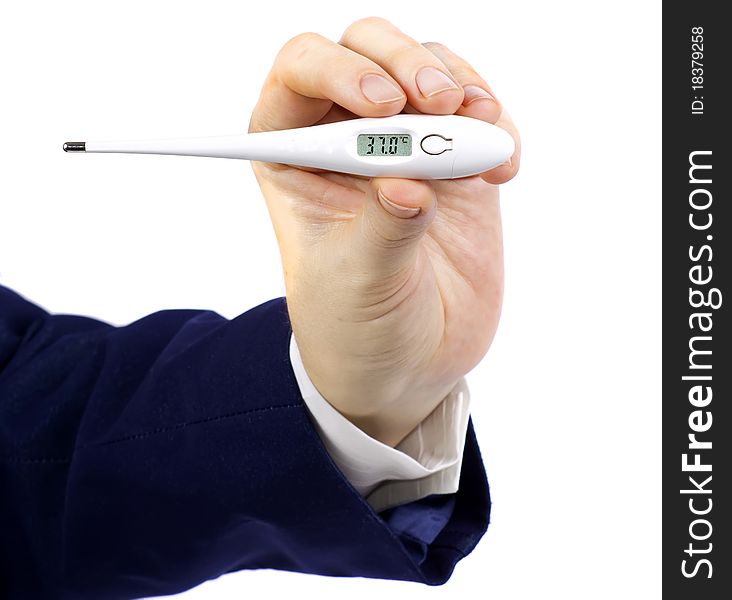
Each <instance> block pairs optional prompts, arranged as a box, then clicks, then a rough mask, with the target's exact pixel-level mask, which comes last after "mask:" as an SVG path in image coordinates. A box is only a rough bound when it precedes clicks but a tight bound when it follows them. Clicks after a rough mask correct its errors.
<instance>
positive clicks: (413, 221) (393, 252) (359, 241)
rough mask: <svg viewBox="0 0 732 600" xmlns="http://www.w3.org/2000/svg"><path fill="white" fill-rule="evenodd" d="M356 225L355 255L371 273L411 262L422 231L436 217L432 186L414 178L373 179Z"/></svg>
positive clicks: (392, 270) (398, 268)
mask: <svg viewBox="0 0 732 600" xmlns="http://www.w3.org/2000/svg"><path fill="white" fill-rule="evenodd" d="M367 195H368V197H367V199H366V202H365V203H364V205H363V209H362V212H361V214H360V215H359V216H358V217H357V219H356V223H355V226H356V228H357V229H358V232H357V234H356V240H355V243H356V245H357V248H356V256H357V257H358V258H359V261H363V262H364V263H365V265H364V267H365V268H366V269H368V271H367V272H369V273H370V274H371V275H372V276H374V275H376V276H381V277H383V276H388V275H390V274H395V273H398V272H401V271H403V270H404V269H405V268H409V267H411V266H412V264H413V263H414V260H415V256H416V251H417V248H418V247H419V242H420V240H421V238H422V235H423V234H424V232H425V231H426V230H427V228H428V227H429V225H430V223H431V222H432V220H433V219H434V217H435V213H436V209H437V197H436V195H435V191H434V189H433V188H432V186H431V185H430V184H429V183H427V182H424V181H416V180H412V179H385V178H375V179H372V180H371V185H370V187H369V189H368V194H367Z"/></svg>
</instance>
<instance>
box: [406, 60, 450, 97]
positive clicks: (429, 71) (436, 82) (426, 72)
mask: <svg viewBox="0 0 732 600" xmlns="http://www.w3.org/2000/svg"><path fill="white" fill-rule="evenodd" d="M416 80H417V87H418V88H419V91H420V92H422V95H423V96H424V97H425V98H429V97H430V96H434V95H435V94H439V93H440V92H445V91H447V90H456V89H458V86H457V84H456V83H455V82H454V81H453V80H452V79H450V78H449V77H448V76H447V75H445V74H444V73H443V72H442V71H440V70H439V69H435V68H434V67H425V68H424V69H421V70H420V71H419V72H418V73H417V78H416Z"/></svg>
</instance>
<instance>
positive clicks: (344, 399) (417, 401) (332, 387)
mask: <svg viewBox="0 0 732 600" xmlns="http://www.w3.org/2000/svg"><path fill="white" fill-rule="evenodd" d="M301 359H302V364H303V367H304V369H305V372H306V373H307V375H308V377H309V378H310V380H311V382H312V383H313V385H314V386H315V388H316V389H317V390H318V392H319V393H320V395H321V396H322V397H323V398H324V399H325V400H326V401H327V402H328V403H329V404H330V405H331V406H332V407H333V408H335V409H336V410H337V411H338V412H339V413H340V414H341V415H343V416H344V417H345V418H346V419H348V420H349V421H350V422H351V423H353V424H354V425H355V426H356V427H358V428H359V429H361V430H362V431H363V432H364V433H366V434H367V435H369V436H370V437H372V438H374V439H376V440H379V441H380V442H382V443H384V444H386V445H388V446H392V447H393V446H396V445H397V444H399V442H400V441H401V440H403V439H404V438H405V437H406V436H407V435H408V434H409V433H410V432H411V431H412V430H413V429H414V428H415V427H416V426H417V425H419V423H421V422H422V421H424V420H425V419H426V418H427V417H428V416H429V414H430V413H432V411H433V410H434V409H435V408H436V407H437V406H438V405H439V404H440V403H441V402H442V401H443V400H444V398H445V397H446V396H447V395H448V394H449V393H450V391H451V390H452V389H453V388H454V387H455V385H456V384H457V383H458V381H459V378H457V379H454V380H450V381H439V382H438V381H434V380H433V379H432V378H429V377H425V376H422V377H420V376H419V375H415V374H413V373H412V374H410V375H409V376H407V375H406V374H394V373H391V372H384V373H379V372H375V371H373V370H370V371H368V372H366V371H365V372H362V373H354V372H353V371H351V370H349V371H348V372H343V371H341V372H338V371H336V372H332V373H330V374H329V373H323V372H321V370H319V369H317V368H313V366H312V365H309V363H308V360H307V358H306V357H304V356H303V357H301Z"/></svg>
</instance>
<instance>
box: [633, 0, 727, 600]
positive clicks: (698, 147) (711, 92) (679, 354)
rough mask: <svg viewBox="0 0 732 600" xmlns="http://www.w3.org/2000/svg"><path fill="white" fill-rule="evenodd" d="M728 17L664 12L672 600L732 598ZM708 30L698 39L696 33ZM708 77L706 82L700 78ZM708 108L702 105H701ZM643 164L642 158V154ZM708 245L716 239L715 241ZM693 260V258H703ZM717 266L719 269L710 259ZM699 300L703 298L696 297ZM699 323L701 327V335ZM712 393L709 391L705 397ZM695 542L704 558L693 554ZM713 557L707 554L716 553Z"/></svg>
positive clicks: (703, 10) (702, 9) (666, 503)
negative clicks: (697, 46)
mask: <svg viewBox="0 0 732 600" xmlns="http://www.w3.org/2000/svg"><path fill="white" fill-rule="evenodd" d="M725 8H728V6H727V4H726V3H723V2H716V3H715V2H710V1H707V2H703V1H702V2H684V3H682V2H667V3H666V4H665V5H664V6H663V42H662V44H663V58H662V60H663V114H662V118H663V169H662V177H663V209H662V210H663V217H662V218H663V316H662V321H663V375H662V377H663V562H662V566H663V595H664V597H666V598H689V599H694V598H704V599H705V600H716V599H722V598H724V599H728V598H732V552H731V551H730V548H731V547H732V536H730V531H729V523H730V515H732V505H730V490H729V488H730V481H731V479H732V473H731V471H732V460H731V457H732V448H731V447H730V440H731V439H732V420H730V404H732V398H731V397H730V383H729V382H730V377H731V376H732V347H730V344H731V343H732V336H731V335H730V319H729V312H730V311H729V308H728V307H729V305H731V304H732V287H731V286H730V272H731V271H732V257H731V256H730V248H731V247H732V244H731V243H730V237H732V219H731V218H730V208H729V205H730V203H732V195H731V193H730V184H729V181H730V174H731V173H732V161H730V150H729V148H730V146H731V145H732V127H731V126H730V122H731V121H732V119H730V117H729V115H730V112H732V102H730V98H729V97H726V95H725V91H726V89H727V88H728V87H729V85H728V83H729V81H730V79H731V78H732V68H730V67H731V66H732V65H730V61H732V52H730V40H731V39H732V23H731V22H729V21H728V20H727V19H725V18H724V17H723V16H722V12H723V9H725ZM693 27H702V28H703V34H702V35H703V38H704V39H703V60H702V61H701V62H703V78H704V81H703V85H704V88H703V90H692V88H691V86H692V80H691V78H692V76H693V74H692V71H691V69H692V64H691V60H692V51H693V48H692V39H691V36H692V28H693ZM697 31H698V30H697ZM697 74H698V72H697ZM694 96H698V97H699V98H697V99H698V100H701V101H702V102H703V105H704V108H703V114H692V101H693V100H694V99H695V98H694ZM698 106H699V105H697V107H698ZM694 151H711V152H712V154H711V156H708V155H706V156H702V155H698V156H699V158H698V159H697V163H700V162H706V163H707V164H711V165H712V169H711V170H705V171H702V170H697V171H695V173H696V179H704V178H706V177H707V175H708V174H711V178H712V183H711V184H700V183H690V177H689V168H690V164H689V155H690V153H691V152H694ZM641 155H642V153H641ZM697 188H704V189H706V190H708V192H709V193H711V195H712V204H711V206H710V207H709V209H707V210H695V209H693V208H692V207H691V206H690V203H689V197H690V194H694V199H695V201H696V203H697V204H703V202H702V199H703V198H705V197H708V194H707V192H698V193H694V190H695V189H697ZM690 213H696V214H695V217H694V218H695V220H696V221H695V222H696V223H697V224H701V223H705V222H706V220H707V219H708V215H709V214H711V216H712V218H713V221H712V225H711V226H710V227H709V229H708V230H705V231H695V230H694V229H693V228H692V227H691V225H690V223H689V215H690ZM707 236H712V239H711V240H710V239H708V237H707ZM704 245H708V246H709V247H710V250H711V253H712V254H711V255H710V254H709V252H707V251H704V252H703V253H702V254H701V257H700V258H699V259H698V260H697V261H694V260H692V258H690V248H692V251H691V252H692V254H694V255H695V256H698V255H699V252H700V251H701V249H702V247H703V246H704ZM710 259H711V260H710ZM695 265H701V266H702V269H701V270H697V271H696V272H695V274H696V277H697V279H705V278H706V277H707V276H708V269H707V267H708V266H710V267H711V268H712V277H713V278H712V280H711V281H710V282H709V283H707V284H704V285H701V284H695V283H692V282H691V280H690V269H692V268H693V267H694V266H695ZM690 288H692V289H696V290H699V291H700V292H702V294H709V293H711V289H712V288H718V289H719V291H720V292H721V294H722V305H721V306H720V307H719V308H718V309H711V308H693V307H691V305H690V297H689V294H690ZM697 298H698V296H697ZM702 311H703V312H709V313H711V314H712V322H713V328H712V330H711V331H710V332H707V333H704V332H700V331H699V329H698V328H696V327H694V328H692V327H691V326H690V321H689V319H690V317H691V315H692V313H694V312H702ZM698 324H699V321H698V320H696V321H694V325H698ZM695 335H711V336H712V340H711V341H708V340H705V341H697V344H698V345H697V346H696V348H701V347H702V346H703V345H706V349H709V350H712V354H711V355H703V358H702V357H701V356H700V358H699V360H697V363H699V364H700V363H701V361H702V360H703V361H704V362H707V363H711V369H706V370H702V369H693V370H691V369H690V368H689V353H690V348H689V341H690V339H691V337H693V336H695ZM684 375H711V376H712V380H711V381H699V382H692V381H684V380H682V377H683V376H684ZM695 384H701V385H705V386H706V385H709V386H710V387H711V388H712V393H713V397H712V400H711V402H710V403H709V404H708V405H707V406H706V407H695V406H693V405H692V404H691V403H690V402H689V390H690V388H691V387H692V385H695ZM706 392H707V391H706V390H704V393H706ZM700 409H701V410H703V411H705V412H703V413H701V414H697V417H696V418H697V421H696V423H697V425H704V423H707V422H708V419H709V417H710V415H711V419H712V421H711V423H712V424H711V428H710V429H709V430H708V431H706V432H703V433H697V437H698V439H699V440H700V441H701V440H706V441H711V442H712V444H713V446H712V448H711V450H698V451H694V450H689V448H688V446H689V437H688V436H689V434H690V433H694V431H693V429H691V425H690V422H689V419H690V416H691V417H692V419H693V418H694V417H693V416H692V413H693V411H695V410H700ZM684 453H686V454H688V455H689V457H688V461H689V462H693V461H694V460H695V459H694V456H693V454H694V453H699V454H700V459H699V460H700V461H701V462H702V463H704V464H707V463H710V464H711V465H712V471H711V472H696V473H694V472H684V471H682V455H683V454H684ZM690 475H691V476H695V478H696V479H697V481H698V482H699V483H701V482H703V481H704V480H705V479H706V477H708V476H709V475H711V476H712V480H711V482H710V483H708V484H707V485H706V486H704V489H705V490H706V489H710V490H711V494H706V493H704V494H702V493H697V494H688V493H681V490H685V489H695V487H694V485H693V484H692V483H691V482H690V481H689V476H690ZM691 498H694V499H695V500H694V502H695V504H694V508H696V509H698V510H700V511H702V510H705V509H706V508H708V506H709V504H708V499H709V498H711V500H712V508H711V511H710V512H709V513H708V514H707V515H694V514H692V512H691V510H690V507H689V500H690V499H691ZM695 519H706V520H708V522H709V524H710V525H711V531H712V533H711V536H710V537H709V538H708V539H707V540H701V539H700V540H695V539H693V537H692V534H691V533H690V526H691V525H692V522H693V521H694V520H695ZM706 532H707V525H706V524H705V523H703V522H698V523H696V525H694V527H693V533H694V534H695V535H697V536H699V537H704V536H705V535H706ZM690 544H693V546H694V552H695V553H694V554H691V555H690V554H688V553H687V552H685V551H688V550H689V545H690ZM709 544H711V550H710V551H709V552H708V553H703V552H698V553H696V550H707V549H709ZM703 559H707V560H709V561H710V563H711V578H709V577H708V575H709V574H710V569H709V566H708V565H707V564H706V563H704V564H700V565H699V566H698V570H697V573H696V575H695V576H693V577H685V576H684V574H683V572H682V561H683V560H686V561H687V563H686V570H687V572H693V571H694V569H695V568H696V567H697V564H696V563H697V562H698V561H701V560H703Z"/></svg>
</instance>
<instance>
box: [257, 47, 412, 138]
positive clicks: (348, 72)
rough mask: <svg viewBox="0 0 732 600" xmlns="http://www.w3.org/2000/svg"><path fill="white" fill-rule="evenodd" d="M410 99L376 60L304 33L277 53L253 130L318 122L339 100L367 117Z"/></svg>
mask: <svg viewBox="0 0 732 600" xmlns="http://www.w3.org/2000/svg"><path fill="white" fill-rule="evenodd" d="M406 100H407V98H406V95H405V93H404V90H402V88H401V87H400V86H399V84H398V83H397V82H396V81H395V80H394V79H393V78H392V77H391V76H390V75H389V74H388V73H387V72H386V71H385V70H384V69H382V68H381V67H380V66H379V65H377V64H376V63H375V62H373V61H372V60H370V59H368V58H366V57H365V56H361V55H360V54H358V53H356V52H353V51H352V50H349V49H348V48H344V47H343V46H341V45H340V44H336V43H335V42H331V41H330V40H328V39H326V38H324V37H322V36H320V35H318V34H315V33H304V34H301V35H298V36H297V37H295V38H293V39H292V40H290V41H289V42H288V43H287V44H285V46H284V47H283V48H282V50H281V51H280V53H279V54H278V55H277V58H276V60H275V63H274V65H273V67H272V71H271V72H270V74H269V75H268V77H267V80H266V81H265V84H264V87H263V88H262V93H261V95H260V97H259V101H258V102H257V106H256V107H255V109H254V112H253V113H252V120H251V122H250V126H249V130H250V131H267V130H272V129H290V128H294V127H306V126H309V125H313V124H315V123H317V122H318V121H319V120H320V119H321V118H323V117H324V116H325V115H326V113H328V111H329V110H330V109H331V108H332V106H333V104H334V103H335V104H338V105H339V106H342V107H344V108H346V109H347V110H349V111H350V112H352V113H354V114H356V115H359V116H362V117H386V116H389V115H395V114H398V113H399V112H401V110H402V108H404V105H405V103H406Z"/></svg>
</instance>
